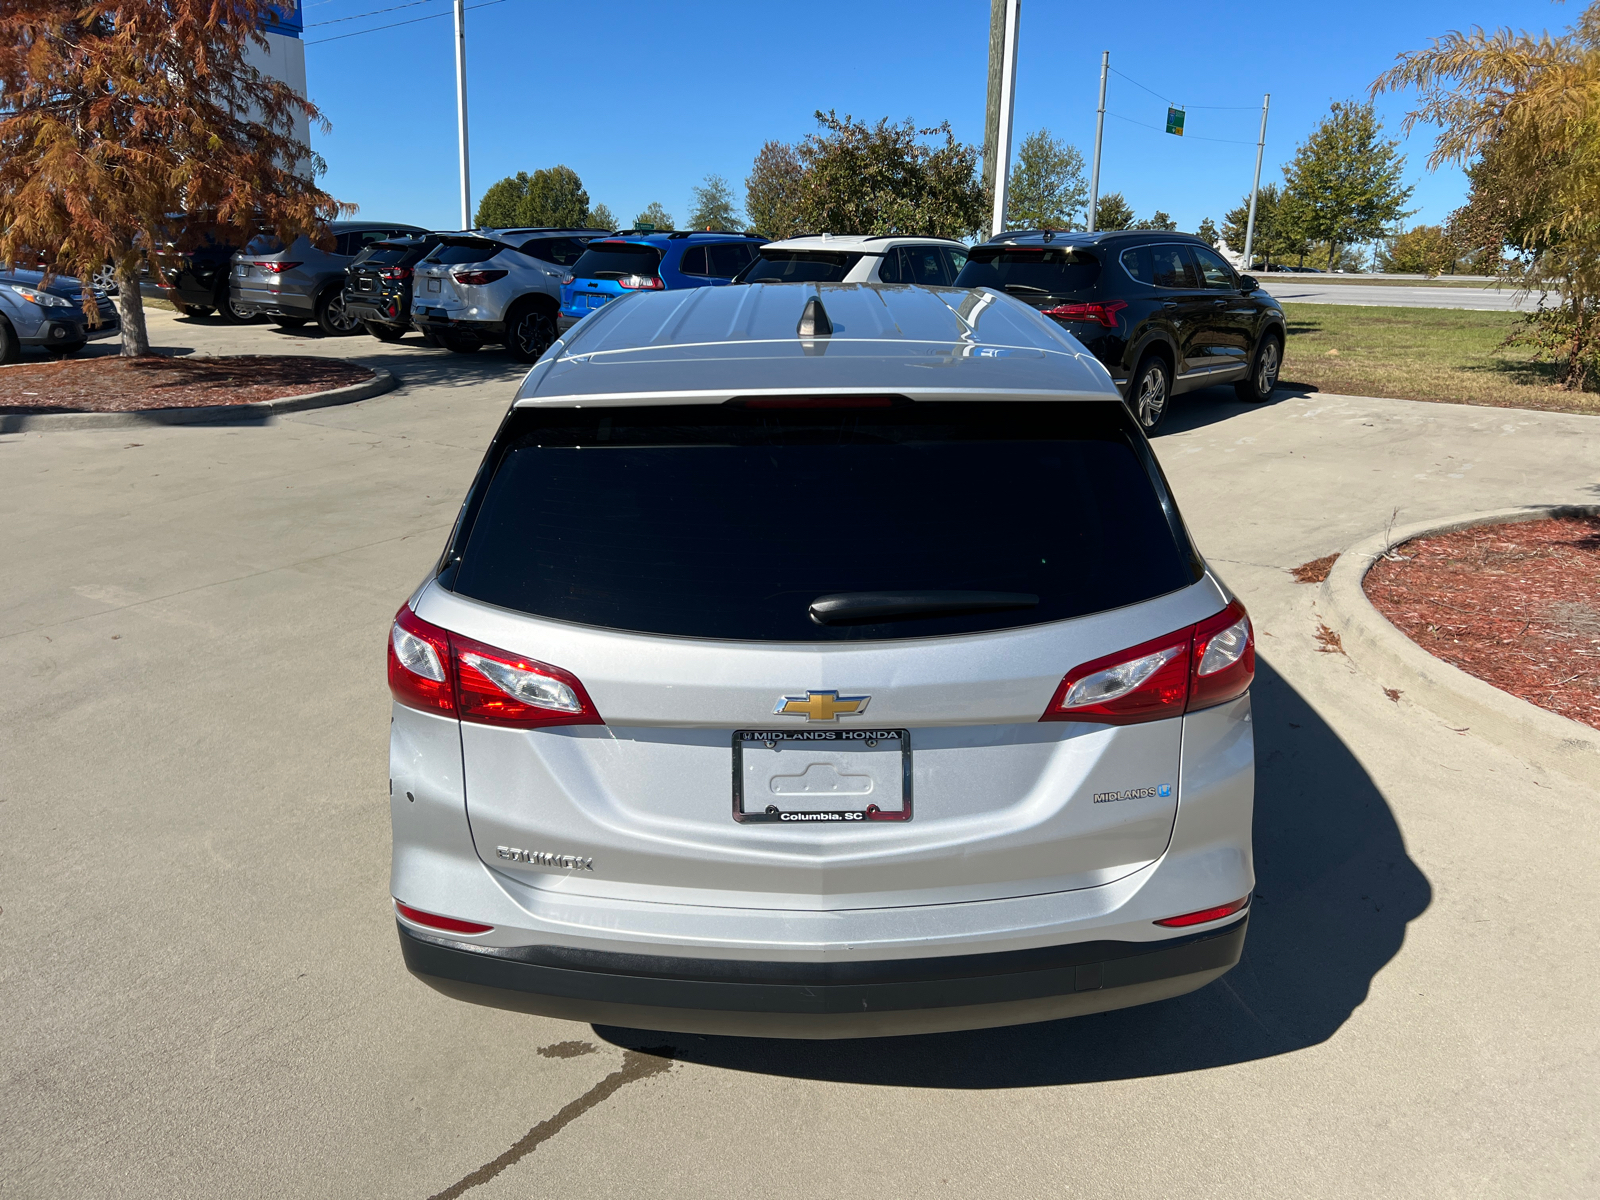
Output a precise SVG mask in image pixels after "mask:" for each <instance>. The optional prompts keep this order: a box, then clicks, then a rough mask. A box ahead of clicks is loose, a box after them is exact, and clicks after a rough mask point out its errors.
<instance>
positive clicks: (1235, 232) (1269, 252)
mask: <svg viewBox="0 0 1600 1200" xmlns="http://www.w3.org/2000/svg"><path fill="white" fill-rule="evenodd" d="M1280 200H1281V195H1280V193H1279V191H1278V185H1277V184H1275V183H1269V184H1267V185H1266V186H1265V187H1263V188H1262V189H1261V190H1260V191H1259V192H1257V193H1256V236H1255V241H1254V242H1253V243H1252V245H1251V248H1250V257H1251V259H1252V260H1254V259H1255V258H1256V257H1257V256H1259V257H1260V258H1261V262H1262V269H1263V270H1266V269H1268V268H1270V267H1271V266H1272V264H1273V263H1275V262H1276V263H1286V262H1288V261H1289V260H1290V259H1291V258H1292V259H1295V260H1296V262H1297V265H1300V266H1304V265H1305V257H1306V251H1307V249H1308V246H1307V244H1306V240H1305V238H1303V237H1301V236H1299V234H1298V233H1296V232H1295V231H1294V230H1292V229H1290V228H1288V227H1287V226H1285V225H1284V224H1282V223H1280V222H1279V220H1278V207H1279V203H1280ZM1249 221H1250V196H1249V194H1248V193H1247V194H1246V195H1245V196H1244V197H1243V198H1242V199H1241V200H1240V201H1239V204H1238V206H1237V207H1236V208H1231V209H1229V210H1228V212H1227V214H1226V215H1225V216H1224V217H1223V219H1222V240H1223V241H1225V242H1227V244H1228V248H1229V249H1230V250H1233V251H1234V252H1236V253H1239V254H1243V253H1244V239H1245V232H1246V227H1247V225H1248V224H1249ZM1254 265H1255V264H1254V262H1253V261H1252V262H1249V263H1246V264H1245V269H1246V270H1250V269H1252V268H1253V267H1254Z"/></svg>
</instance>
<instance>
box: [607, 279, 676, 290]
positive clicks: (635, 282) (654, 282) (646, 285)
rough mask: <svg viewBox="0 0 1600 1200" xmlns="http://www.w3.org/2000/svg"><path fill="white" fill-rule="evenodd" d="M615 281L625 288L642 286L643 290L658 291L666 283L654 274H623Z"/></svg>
mask: <svg viewBox="0 0 1600 1200" xmlns="http://www.w3.org/2000/svg"><path fill="white" fill-rule="evenodd" d="M617 283H618V284H619V285H620V286H622V287H625V288H634V289H638V288H643V289H644V290H645V291H652V292H656V291H660V290H661V289H662V288H664V287H666V286H667V285H666V284H664V283H662V282H661V280H660V279H659V278H658V277H657V276H655V275H624V276H623V277H622V278H621V279H619V280H617Z"/></svg>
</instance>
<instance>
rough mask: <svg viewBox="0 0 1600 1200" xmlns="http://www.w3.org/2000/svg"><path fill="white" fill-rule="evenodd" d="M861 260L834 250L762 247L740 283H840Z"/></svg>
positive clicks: (741, 276)
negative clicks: (771, 248) (766, 248)
mask: <svg viewBox="0 0 1600 1200" xmlns="http://www.w3.org/2000/svg"><path fill="white" fill-rule="evenodd" d="M861 259H862V256H861V255H859V254H845V253H843V252H842V251H836V250H763V251H762V252H761V257H760V258H758V259H756V260H755V262H753V263H751V264H750V266H749V268H748V269H747V270H745V271H744V272H743V273H742V274H741V275H740V276H739V282H740V283H839V282H840V281H841V280H843V279H844V277H845V276H846V275H848V274H850V268H851V267H853V266H855V265H856V264H857V263H858V262H860V261H861Z"/></svg>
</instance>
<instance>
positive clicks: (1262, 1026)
mask: <svg viewBox="0 0 1600 1200" xmlns="http://www.w3.org/2000/svg"><path fill="white" fill-rule="evenodd" d="M1254 699H1255V705H1254V715H1255V735H1256V819H1255V853H1256V876H1257V883H1256V893H1255V898H1254V902H1253V904H1252V908H1251V917H1250V931H1249V934H1248V936H1247V937H1246V940H1245V949H1244V957H1243V959H1242V960H1241V961H1240V963H1239V965H1238V966H1237V967H1235V968H1234V969H1233V970H1232V971H1230V972H1229V973H1228V974H1227V975H1224V976H1223V977H1222V978H1221V979H1219V980H1217V981H1215V982H1214V983H1211V984H1210V985H1208V986H1206V987H1204V988H1202V989H1201V990H1199V991H1198V992H1192V993H1190V994H1189V995H1187V996H1180V997H1178V998H1176V999H1173V1000H1165V1001H1162V1002H1160V1003H1158V1004H1151V1005H1146V1006H1143V1007H1139V1008H1129V1009H1122V1010H1119V1011H1116V1012H1109V1013H1099V1014H1096V1015H1093V1016H1085V1017H1076V1018H1073V1019H1070V1020H1065V1021H1053V1022H1048V1023H1044V1024H1036V1025H1016V1026H1011V1027H1009V1028H1005V1029H992V1030H983V1031H976V1032H971V1033H949V1034H935V1035H926V1036H917V1037H904V1038H877V1039H860V1040H850V1041H789V1040H781V1039H765V1038H735V1037H701V1036H699V1035H694V1034H664V1033H658V1032H648V1031H644V1030H632V1029H618V1028H610V1027H600V1026H596V1028H595V1032H596V1033H597V1034H598V1035H599V1036H600V1037H601V1038H603V1039H605V1040H607V1041H609V1042H612V1043H613V1044H615V1045H618V1046H622V1047H625V1048H638V1047H643V1046H650V1047H656V1048H658V1049H657V1050H656V1051H655V1052H656V1053H661V1052H662V1051H661V1050H660V1049H659V1047H661V1046H662V1045H663V1044H667V1045H670V1046H671V1047H672V1050H671V1056H672V1057H674V1058H676V1059H678V1060H680V1061H683V1062H694V1063H701V1064H704V1065H706V1066H714V1067H724V1068H727V1069H729V1070H734V1071H754V1072H760V1073H763V1074H769V1075H785V1076H792V1077H796V1078H802V1079H821V1080H829V1081H834V1082H841V1083H865V1084H880V1085H887V1086H893V1087H930V1088H1014V1087H1044V1086H1051V1085H1059V1084H1069V1083H1092V1082H1099V1081H1103V1080H1112V1079H1128V1078H1136V1077H1140V1076H1147V1075H1167V1074H1172V1073H1175V1072H1182V1071H1199V1070H1205V1069H1207V1068H1211V1067H1220V1066H1226V1065H1228V1064H1231V1063H1239V1062H1247V1061H1250V1060H1252V1059H1259V1058H1269V1057H1272V1056H1274V1055H1279V1054H1288V1053H1292V1052H1294V1051H1296V1050H1301V1049H1304V1048H1306V1047H1308V1046H1315V1045H1317V1044H1319V1043H1321V1042H1325V1041H1327V1040H1328V1039H1329V1038H1331V1037H1333V1035H1334V1034H1335V1033H1337V1032H1338V1030H1339V1027H1340V1026H1341V1025H1343V1024H1344V1022H1345V1021H1346V1020H1347V1019H1348V1018H1349V1017H1350V1015H1351V1014H1352V1013H1353V1012H1354V1011H1355V1010H1356V1009H1357V1008H1358V1007H1359V1006H1360V1005H1361V1004H1362V1002H1363V1001H1365V999H1366V996H1367V990H1368V988H1369V987H1370V985H1371V982H1372V978H1373V976H1374V975H1376V974H1377V973H1378V971H1380V970H1381V969H1382V968H1383V967H1384V966H1385V965H1386V964H1387V963H1388V962H1389V961H1390V960H1391V959H1392V958H1394V957H1395V955H1396V954H1398V953H1399V951H1400V947H1401V945H1402V944H1403V942H1404V941H1405V933H1406V925H1407V923H1408V922H1410V921H1411V920H1412V919H1413V918H1415V917H1417V916H1418V915H1420V914H1421V913H1422V912H1423V911H1424V910H1425V909H1426V908H1427V907H1428V904H1429V902H1430V900H1431V899H1432V888H1431V887H1430V886H1429V883H1428V880H1427V878H1426V877H1425V876H1424V875H1423V874H1422V872H1421V871H1420V870H1419V869H1418V868H1417V866H1416V864H1415V863H1413V862H1412V861H1411V859H1410V858H1409V857H1408V856H1407V854H1406V849H1405V845H1404V843H1403V841H1402V840H1401V836H1400V830H1399V827H1398V826H1397V825H1396V824H1395V820H1394V815H1393V814H1392V813H1391V812H1390V810H1389V806H1388V804H1387V803H1386V802H1385V801H1384V798H1383V796H1382V795H1381V794H1380V793H1379V791H1378V789H1377V787H1376V786H1375V785H1374V784H1373V782H1372V780H1371V778H1370V777H1369V776H1368V775H1367V773H1366V771H1365V770H1364V769H1363V768H1362V766H1361V764H1360V763H1359V762H1357V761H1356V758H1355V756H1354V755H1352V754H1351V753H1350V751H1349V749H1348V748H1347V747H1346V746H1345V744H1344V743H1343V741H1341V740H1340V738H1339V736H1338V735H1337V734H1336V733H1334V731H1333V730H1332V729H1330V728H1329V727H1328V725H1327V724H1326V723H1325V722H1324V721H1323V720H1322V719H1321V718H1320V717H1319V716H1318V715H1317V713H1316V711H1315V710H1314V709H1313V708H1312V707H1311V706H1310V705H1309V704H1307V703H1306V701H1305V700H1304V699H1303V698H1302V697H1301V696H1300V694H1299V693H1298V692H1296V691H1295V690H1294V688H1292V687H1290V686H1289V684H1288V683H1287V682H1286V681H1285V680H1284V679H1283V678H1282V677H1281V676H1280V675H1278V674H1277V672H1275V671H1274V670H1273V669H1272V667H1271V665H1270V664H1268V663H1267V662H1266V661H1265V660H1264V659H1259V658H1258V659H1257V674H1256V682H1255V687H1254Z"/></svg>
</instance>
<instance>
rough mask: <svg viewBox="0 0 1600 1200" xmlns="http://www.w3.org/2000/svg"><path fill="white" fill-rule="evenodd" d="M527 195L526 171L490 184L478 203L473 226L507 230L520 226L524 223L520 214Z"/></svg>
mask: <svg viewBox="0 0 1600 1200" xmlns="http://www.w3.org/2000/svg"><path fill="white" fill-rule="evenodd" d="M527 195H528V173H527V172H526V171H518V172H517V173H516V174H515V175H507V176H506V177H505V178H504V179H502V180H500V181H499V182H498V183H493V184H490V185H489V188H488V190H487V191H485V192H484V193H483V198H482V199H481V200H479V201H478V215H477V216H476V217H475V218H474V219H473V225H474V226H476V227H477V228H479V229H505V228H507V227H508V226H512V225H520V224H521V223H522V222H521V219H520V217H519V215H518V214H519V213H520V212H521V211H522V202H523V200H524V199H526V198H527Z"/></svg>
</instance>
